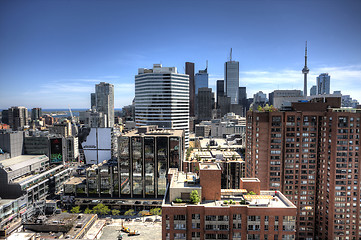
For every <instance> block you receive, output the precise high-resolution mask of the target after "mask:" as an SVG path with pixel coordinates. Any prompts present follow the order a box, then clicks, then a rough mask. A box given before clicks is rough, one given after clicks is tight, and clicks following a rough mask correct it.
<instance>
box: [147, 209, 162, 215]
mask: <svg viewBox="0 0 361 240" xmlns="http://www.w3.org/2000/svg"><path fill="white" fill-rule="evenodd" d="M149 213H150V214H152V215H158V216H161V215H162V209H161V208H152V209H150V211H149Z"/></svg>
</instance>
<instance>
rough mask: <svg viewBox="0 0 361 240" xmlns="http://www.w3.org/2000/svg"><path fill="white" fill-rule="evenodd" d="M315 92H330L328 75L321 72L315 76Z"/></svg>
mask: <svg viewBox="0 0 361 240" xmlns="http://www.w3.org/2000/svg"><path fill="white" fill-rule="evenodd" d="M317 94H319V95H322V94H330V76H329V75H328V73H322V74H320V76H318V77H317Z"/></svg>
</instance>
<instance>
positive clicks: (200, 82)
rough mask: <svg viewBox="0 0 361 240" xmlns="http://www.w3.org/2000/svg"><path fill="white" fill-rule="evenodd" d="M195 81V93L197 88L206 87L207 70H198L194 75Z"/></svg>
mask: <svg viewBox="0 0 361 240" xmlns="http://www.w3.org/2000/svg"><path fill="white" fill-rule="evenodd" d="M194 82H195V93H196V95H197V94H198V89H200V88H207V87H208V70H207V68H206V69H204V70H199V71H198V73H196V75H195V76H194Z"/></svg>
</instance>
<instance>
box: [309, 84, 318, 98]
mask: <svg viewBox="0 0 361 240" xmlns="http://www.w3.org/2000/svg"><path fill="white" fill-rule="evenodd" d="M316 94H317V86H316V85H313V86H312V87H311V89H310V96H314V95H316Z"/></svg>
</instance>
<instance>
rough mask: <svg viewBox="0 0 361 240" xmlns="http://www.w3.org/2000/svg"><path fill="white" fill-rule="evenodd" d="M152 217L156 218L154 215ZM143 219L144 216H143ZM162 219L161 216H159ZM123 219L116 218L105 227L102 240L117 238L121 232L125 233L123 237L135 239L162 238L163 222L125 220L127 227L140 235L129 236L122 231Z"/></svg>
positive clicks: (115, 239)
mask: <svg viewBox="0 0 361 240" xmlns="http://www.w3.org/2000/svg"><path fill="white" fill-rule="evenodd" d="M151 218H153V219H155V217H154V216H152V217H151ZM141 219H142V220H143V217H141ZM144 219H145V218H144ZM158 219H160V217H158ZM122 221H124V219H114V220H113V223H112V224H110V225H108V226H105V227H104V228H103V234H102V236H101V237H100V240H117V237H118V235H119V234H120V233H123V239H124V240H126V239H135V240H159V239H162V223H161V222H157V223H154V222H136V221H134V219H133V220H132V221H131V222H124V226H125V227H129V228H130V230H131V231H134V230H136V231H138V232H139V233H140V235H139V236H128V234H127V233H124V232H122V231H120V230H121V229H122Z"/></svg>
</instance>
